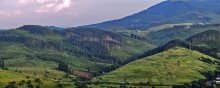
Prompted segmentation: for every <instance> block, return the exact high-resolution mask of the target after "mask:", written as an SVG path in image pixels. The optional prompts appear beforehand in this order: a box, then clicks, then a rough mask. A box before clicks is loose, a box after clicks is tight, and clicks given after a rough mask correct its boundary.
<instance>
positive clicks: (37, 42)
mask: <svg viewBox="0 0 220 88" xmlns="http://www.w3.org/2000/svg"><path fill="white" fill-rule="evenodd" d="M152 48H154V46H153V45H151V44H149V43H147V42H143V41H139V40H135V39H132V38H129V37H126V36H121V35H119V34H116V33H112V32H108V31H103V30H97V29H89V28H70V29H63V30H54V29H50V28H49V27H43V26H36V25H26V26H23V27H20V28H17V29H11V30H2V31H0V49H1V51H0V59H2V60H4V61H5V64H6V66H7V67H10V68H14V67H18V68H19V67H21V68H23V67H25V68H40V69H56V68H57V66H58V63H60V62H63V63H65V64H67V65H69V67H70V68H73V69H77V70H84V71H87V70H88V69H89V70H91V71H99V70H101V69H103V68H105V67H108V66H110V65H114V64H120V63H121V62H123V61H124V60H126V59H127V58H128V57H131V56H133V55H135V54H139V53H143V52H145V51H147V50H150V49H152Z"/></svg>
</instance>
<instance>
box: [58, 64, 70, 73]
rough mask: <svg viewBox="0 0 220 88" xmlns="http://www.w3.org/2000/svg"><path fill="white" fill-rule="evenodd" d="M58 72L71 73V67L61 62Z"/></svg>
mask: <svg viewBox="0 0 220 88" xmlns="http://www.w3.org/2000/svg"><path fill="white" fill-rule="evenodd" d="M58 70H61V71H64V72H69V67H68V65H67V64H66V63H64V62H59V63H58Z"/></svg>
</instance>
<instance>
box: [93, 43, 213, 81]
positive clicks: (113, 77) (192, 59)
mask: <svg viewBox="0 0 220 88" xmlns="http://www.w3.org/2000/svg"><path fill="white" fill-rule="evenodd" d="M200 57H206V58H209V59H211V60H215V59H214V58H212V57H209V56H207V55H204V54H202V53H199V52H197V51H190V50H188V49H185V48H179V47H176V48H172V49H169V50H167V51H164V52H161V53H159V54H156V55H152V56H149V57H145V58H142V59H139V60H136V61H134V62H131V63H129V64H127V65H125V66H123V67H121V68H119V69H117V70H115V71H112V72H110V73H107V74H105V75H103V76H100V77H97V78H94V79H93V81H108V82H122V81H124V80H126V81H127V82H150V83H159V84H183V83H189V82H191V81H193V80H198V79H205V77H204V76H203V75H201V73H200V72H204V71H214V70H216V67H217V66H216V65H215V64H208V63H205V62H202V61H200V60H198V58H200ZM178 62H180V63H179V64H178Z"/></svg>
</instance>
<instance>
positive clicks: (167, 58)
mask: <svg viewBox="0 0 220 88" xmlns="http://www.w3.org/2000/svg"><path fill="white" fill-rule="evenodd" d="M219 3H220V2H219V0H210V1H208V0H166V1H163V2H161V3H158V4H156V5H154V6H152V7H150V8H148V9H146V10H143V11H141V12H138V13H135V14H133V15H130V16H126V17H124V18H121V19H117V20H112V21H106V22H102V23H98V24H91V25H84V26H78V27H66V28H64V27H56V26H41V25H23V26H20V27H17V28H11V29H4V30H0V88H218V87H220V83H218V82H219V77H220V11H219V9H220V8H219V5H220V4H219ZM206 7H207V8H206ZM0 15H1V13H0Z"/></svg>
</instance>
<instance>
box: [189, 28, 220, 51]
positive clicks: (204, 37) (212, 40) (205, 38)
mask: <svg viewBox="0 0 220 88" xmlns="http://www.w3.org/2000/svg"><path fill="white" fill-rule="evenodd" d="M187 41H189V42H191V43H193V44H197V45H199V46H209V47H212V48H218V47H220V32H219V31H216V30H208V31H205V32H202V33H199V34H197V35H194V36H192V37H190V38H188V39H187Z"/></svg>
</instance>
